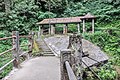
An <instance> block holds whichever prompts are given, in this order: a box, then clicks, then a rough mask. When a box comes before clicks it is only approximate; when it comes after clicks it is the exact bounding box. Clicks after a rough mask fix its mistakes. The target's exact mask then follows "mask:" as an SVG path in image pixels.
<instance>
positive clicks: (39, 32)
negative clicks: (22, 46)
mask: <svg viewBox="0 0 120 80" xmlns="http://www.w3.org/2000/svg"><path fill="white" fill-rule="evenodd" d="M40 35H41V26H39V31H38V38H40Z"/></svg>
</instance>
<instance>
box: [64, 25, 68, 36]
mask: <svg viewBox="0 0 120 80" xmlns="http://www.w3.org/2000/svg"><path fill="white" fill-rule="evenodd" d="M67 28H68V24H65V26H64V27H63V34H67Z"/></svg>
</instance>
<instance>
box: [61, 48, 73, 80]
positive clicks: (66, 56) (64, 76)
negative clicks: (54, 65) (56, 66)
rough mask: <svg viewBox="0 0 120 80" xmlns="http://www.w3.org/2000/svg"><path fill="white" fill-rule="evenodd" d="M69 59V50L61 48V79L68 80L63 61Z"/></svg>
mask: <svg viewBox="0 0 120 80" xmlns="http://www.w3.org/2000/svg"><path fill="white" fill-rule="evenodd" d="M70 59H71V50H69V49H67V50H63V51H61V54H60V67H61V80H69V77H68V75H67V71H66V68H65V61H68V62H70Z"/></svg>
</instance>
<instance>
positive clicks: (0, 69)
mask: <svg viewBox="0 0 120 80" xmlns="http://www.w3.org/2000/svg"><path fill="white" fill-rule="evenodd" d="M14 60H15V59H12V60H11V61H9V62H8V63H7V64H5V65H4V66H2V67H1V68H0V71H2V70H3V69H4V68H5V67H7V66H8V65H9V64H10V63H12V62H13V61H14Z"/></svg>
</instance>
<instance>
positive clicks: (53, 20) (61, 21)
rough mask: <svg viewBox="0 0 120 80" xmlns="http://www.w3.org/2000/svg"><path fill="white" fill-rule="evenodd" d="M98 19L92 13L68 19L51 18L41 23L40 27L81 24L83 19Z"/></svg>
mask: <svg viewBox="0 0 120 80" xmlns="http://www.w3.org/2000/svg"><path fill="white" fill-rule="evenodd" d="M93 18H96V17H95V16H93V15H91V14H90V13H88V14H86V15H85V16H79V17H68V18H50V19H44V20H42V21H41V22H38V23H37V24H39V25H45V24H49V23H50V24H70V23H80V22H81V20H82V19H93Z"/></svg>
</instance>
